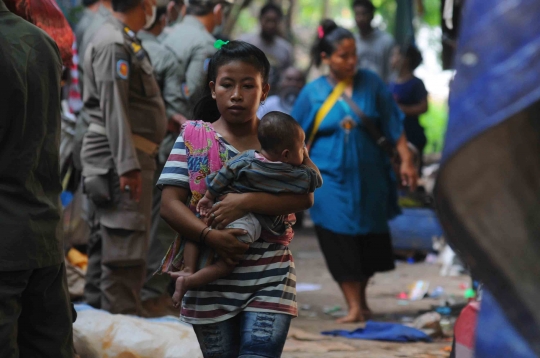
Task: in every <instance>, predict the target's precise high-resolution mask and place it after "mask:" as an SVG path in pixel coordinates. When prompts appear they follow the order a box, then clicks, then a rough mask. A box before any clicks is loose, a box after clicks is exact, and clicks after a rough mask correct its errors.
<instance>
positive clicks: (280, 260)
mask: <svg viewBox="0 0 540 358" xmlns="http://www.w3.org/2000/svg"><path fill="white" fill-rule="evenodd" d="M190 123H191V122H190ZM188 125H189V124H188ZM218 140H219V141H220V142H221V144H223V145H222V146H221V147H220V148H221V149H220V150H222V152H221V153H220V155H222V156H224V158H225V159H226V160H228V159H230V158H232V157H234V156H235V155H237V154H238V150H236V149H235V148H234V147H232V146H231V145H229V144H228V143H227V142H226V141H225V140H224V139H223V138H222V137H221V136H219V134H218ZM186 141H187V142H188V147H189V138H186ZM189 161H190V155H189V148H188V149H187V150H186V143H185V142H184V138H183V135H182V134H181V135H180V136H179V137H178V139H177V140H176V143H175V145H174V148H173V150H172V152H171V155H170V156H169V159H168V161H167V163H166V164H165V168H164V169H163V172H162V174H161V176H160V178H159V180H158V183H157V185H158V186H160V187H163V186H167V185H172V186H177V187H182V188H186V189H188V190H189V188H190V185H189V177H190V174H189V170H188V166H189V164H188V162H189ZM242 311H252V312H270V313H282V314H288V315H292V316H297V314H298V309H297V305H296V270H295V267H294V261H293V257H292V253H291V251H290V250H289V248H288V247H287V246H284V245H281V244H276V243H268V242H265V241H263V240H262V239H259V240H257V241H255V242H254V243H253V244H251V245H250V247H249V249H248V250H247V251H246V253H245V254H244V256H243V258H242V260H241V261H240V263H239V265H238V266H236V267H235V269H234V271H233V272H232V273H231V274H230V275H229V276H227V277H224V278H220V279H218V280H216V281H214V282H213V283H211V284H209V285H206V286H203V287H199V288H198V289H196V290H191V291H188V292H187V293H186V295H185V296H184V300H183V302H182V309H181V311H180V318H181V319H182V320H183V321H185V322H188V323H191V324H210V323H216V322H221V321H225V320H227V319H229V318H231V317H234V316H235V315H237V314H238V313H240V312H242Z"/></svg>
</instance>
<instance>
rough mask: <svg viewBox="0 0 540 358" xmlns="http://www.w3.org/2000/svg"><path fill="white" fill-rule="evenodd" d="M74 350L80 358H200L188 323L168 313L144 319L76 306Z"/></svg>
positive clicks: (197, 344)
mask: <svg viewBox="0 0 540 358" xmlns="http://www.w3.org/2000/svg"><path fill="white" fill-rule="evenodd" d="M75 309H76V310H77V321H76V322H75V323H74V325H73V336H74V342H75V349H76V350H77V353H78V354H79V355H80V357H81V358H103V357H107V358H202V353H201V350H200V348H199V343H198V342H197V338H196V337H195V333H194V332H193V329H192V328H191V326H190V325H188V324H185V323H183V322H181V321H180V320H179V319H177V318H175V317H172V316H169V317H162V318H155V319H145V318H140V317H135V316H126V315H113V314H110V313H108V312H106V311H102V310H96V309H93V308H91V307H90V306H87V305H75Z"/></svg>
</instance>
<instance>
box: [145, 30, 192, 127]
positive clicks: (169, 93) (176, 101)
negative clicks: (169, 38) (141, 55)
mask: <svg viewBox="0 0 540 358" xmlns="http://www.w3.org/2000/svg"><path fill="white" fill-rule="evenodd" d="M137 37H138V38H139V40H141V43H142V46H143V48H144V49H145V50H146V52H147V53H148V56H149V57H150V61H151V62H152V66H153V67H154V75H155V77H156V81H157V83H158V85H159V88H160V90H161V95H162V96H163V100H164V101H165V110H166V111H167V117H168V118H170V117H171V116H172V115H173V114H178V113H180V114H183V112H185V108H187V106H188V104H187V101H186V99H185V98H184V96H182V93H181V82H180V80H181V78H182V73H181V71H180V64H179V63H178V60H177V59H176V56H175V55H174V53H173V52H172V51H171V50H170V49H169V48H167V47H165V46H164V45H162V44H161V43H160V42H159V41H158V39H157V37H155V36H154V35H153V34H151V33H150V32H148V31H144V30H143V31H139V33H138V34H137Z"/></svg>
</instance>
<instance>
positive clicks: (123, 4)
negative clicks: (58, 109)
mask: <svg viewBox="0 0 540 358" xmlns="http://www.w3.org/2000/svg"><path fill="white" fill-rule="evenodd" d="M112 7H113V13H112V17H111V18H109V19H108V20H107V21H106V22H105V23H104V24H103V26H102V27H101V29H100V30H99V31H98V32H96V34H95V35H94V37H93V39H92V40H91V42H90V43H89V45H88V49H87V51H86V55H85V61H84V76H85V83H86V87H85V91H84V108H83V111H84V112H86V113H87V114H88V116H89V118H90V126H89V127H88V131H87V132H86V134H85V136H84V141H83V148H82V152H81V160H82V165H83V177H84V179H83V180H84V187H85V192H86V194H87V195H88V197H89V199H90V200H91V202H92V203H93V206H94V210H93V211H92V212H93V217H92V218H91V227H92V229H91V232H92V233H91V236H90V240H89V243H88V253H89V265H88V272H87V282H86V287H85V299H86V301H87V302H88V303H89V304H90V305H92V306H94V307H98V308H101V309H104V310H107V311H109V312H111V313H124V314H139V315H140V314H141V312H142V306H141V302H140V293H141V288H142V285H143V283H144V277H145V269H146V256H147V248H148V239H149V231H150V225H151V210H152V185H153V181H154V172H155V170H156V164H155V155H156V153H157V150H158V148H159V143H160V142H161V140H162V139H163V136H164V135H165V130H166V125H167V122H166V115H165V107H164V105H163V100H162V98H161V95H160V91H159V86H158V84H157V82H156V80H155V78H154V74H153V68H152V65H151V63H150V60H149V58H148V55H147V53H146V51H145V50H144V49H143V48H142V46H141V43H140V42H139V40H138V39H137V38H136V36H135V33H136V32H137V31H139V30H141V29H142V28H149V27H150V26H151V25H152V24H153V23H154V16H155V13H156V2H155V0H112Z"/></svg>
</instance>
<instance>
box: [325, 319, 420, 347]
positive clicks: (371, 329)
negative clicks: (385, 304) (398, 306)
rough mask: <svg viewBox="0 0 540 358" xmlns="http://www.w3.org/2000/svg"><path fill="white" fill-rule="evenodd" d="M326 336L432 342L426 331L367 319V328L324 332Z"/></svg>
mask: <svg viewBox="0 0 540 358" xmlns="http://www.w3.org/2000/svg"><path fill="white" fill-rule="evenodd" d="M322 334H324V335H326V336H339V337H344V338H352V339H366V340H372V341H388V342H431V338H430V337H429V336H428V335H427V334H425V333H424V332H422V331H420V330H418V329H416V328H412V327H407V326H404V325H402V324H397V323H387V322H374V321H367V322H366V327H365V328H358V329H355V330H354V331H346V330H335V331H326V332H322Z"/></svg>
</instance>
